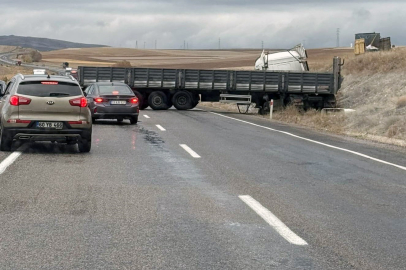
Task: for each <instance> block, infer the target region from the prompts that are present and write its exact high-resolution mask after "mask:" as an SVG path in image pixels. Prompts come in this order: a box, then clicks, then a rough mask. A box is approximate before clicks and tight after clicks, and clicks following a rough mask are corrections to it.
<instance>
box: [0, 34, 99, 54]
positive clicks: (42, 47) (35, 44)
mask: <svg viewBox="0 0 406 270" xmlns="http://www.w3.org/2000/svg"><path fill="white" fill-rule="evenodd" d="M0 45H5V46H20V47H23V48H33V49H36V50H38V51H53V50H61V49H67V48H92V47H107V46H105V45H98V44H84V43H76V42H70V41H64V40H57V39H49V38H38V37H22V36H14V35H10V36H0Z"/></svg>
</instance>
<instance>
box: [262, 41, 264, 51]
mask: <svg viewBox="0 0 406 270" xmlns="http://www.w3.org/2000/svg"><path fill="white" fill-rule="evenodd" d="M262 50H264V41H262Z"/></svg>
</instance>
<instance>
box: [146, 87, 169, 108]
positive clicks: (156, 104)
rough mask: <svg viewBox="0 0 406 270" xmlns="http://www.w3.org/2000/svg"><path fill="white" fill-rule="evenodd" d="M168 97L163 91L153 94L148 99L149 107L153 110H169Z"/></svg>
mask: <svg viewBox="0 0 406 270" xmlns="http://www.w3.org/2000/svg"><path fill="white" fill-rule="evenodd" d="M167 103H168V97H167V96H166V95H165V93H164V92H162V91H155V92H152V93H151V94H150V95H149V97H148V105H149V106H150V107H151V108H152V109H153V110H167V109H168V105H167Z"/></svg>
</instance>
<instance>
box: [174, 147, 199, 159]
mask: <svg viewBox="0 0 406 270" xmlns="http://www.w3.org/2000/svg"><path fill="white" fill-rule="evenodd" d="M179 145H180V147H182V148H183V149H184V150H185V151H186V152H188V153H189V154H190V155H191V156H192V157H194V158H201V157H200V156H199V155H198V154H197V153H196V152H195V151H193V150H192V149H191V148H190V147H189V146H187V145H186V144H179Z"/></svg>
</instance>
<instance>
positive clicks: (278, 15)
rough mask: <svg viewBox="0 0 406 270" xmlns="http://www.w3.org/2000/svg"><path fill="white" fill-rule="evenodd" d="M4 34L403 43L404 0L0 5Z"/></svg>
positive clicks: (169, 43)
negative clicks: (363, 36) (362, 37)
mask: <svg viewBox="0 0 406 270" xmlns="http://www.w3.org/2000/svg"><path fill="white" fill-rule="evenodd" d="M0 10H1V13H2V15H1V19H2V21H1V24H0V35H11V34H13V35H22V36H35V37H47V38H55V39H62V40H68V41H74V42H83V43H93V44H96V43H97V44H105V45H109V46H117V47H132V48H134V47H135V46H136V42H137V41H138V47H139V48H143V47H144V42H145V44H146V48H150V49H152V48H154V44H155V40H157V43H158V48H168V49H179V48H181V47H182V46H183V43H184V41H186V42H187V43H188V45H189V48H192V49H209V48H217V47H218V40H219V38H221V47H222V48H260V47H261V42H262V41H264V44H265V47H267V48H290V47H293V46H294V45H296V44H297V43H300V42H303V41H304V43H305V46H306V47H308V48H315V47H334V46H335V45H336V29H337V28H340V33H341V34H340V44H341V46H349V45H350V43H351V42H353V40H354V34H355V33H358V32H380V33H381V35H382V36H384V37H386V36H390V37H391V38H392V43H393V44H397V45H405V44H406V1H395V0H394V1H386V2H383V1H356V0H354V1H347V0H341V1H340V2H337V1H330V0H308V1H300V0H291V1H290V0H285V1H282V0H217V1H215V0H200V1H190V0H189V1H188V0H174V1H163V0H149V1H148V0H144V1H122V0H117V1H107V0H69V1H55V0H13V1H9V0H0Z"/></svg>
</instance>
